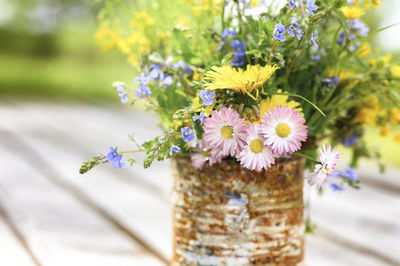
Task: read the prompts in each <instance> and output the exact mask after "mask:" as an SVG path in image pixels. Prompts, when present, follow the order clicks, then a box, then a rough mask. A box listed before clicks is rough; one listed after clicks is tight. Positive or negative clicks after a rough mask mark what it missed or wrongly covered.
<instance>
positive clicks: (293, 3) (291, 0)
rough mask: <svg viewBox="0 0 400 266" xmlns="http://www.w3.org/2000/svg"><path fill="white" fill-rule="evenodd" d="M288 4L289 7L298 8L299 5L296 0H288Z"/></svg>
mask: <svg viewBox="0 0 400 266" xmlns="http://www.w3.org/2000/svg"><path fill="white" fill-rule="evenodd" d="M289 6H290V7H291V8H298V7H299V6H300V3H299V1H298V0H289Z"/></svg>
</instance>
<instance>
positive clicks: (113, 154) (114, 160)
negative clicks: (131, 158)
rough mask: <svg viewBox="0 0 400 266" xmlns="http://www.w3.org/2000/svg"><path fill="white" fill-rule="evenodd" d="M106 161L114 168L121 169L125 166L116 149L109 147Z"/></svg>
mask: <svg viewBox="0 0 400 266" xmlns="http://www.w3.org/2000/svg"><path fill="white" fill-rule="evenodd" d="M107 159H108V161H109V162H110V163H111V164H112V165H113V167H114V168H122V167H124V166H125V163H124V162H122V161H121V159H122V157H121V155H120V154H119V153H118V151H117V149H115V148H113V147H110V152H109V153H108V154H107Z"/></svg>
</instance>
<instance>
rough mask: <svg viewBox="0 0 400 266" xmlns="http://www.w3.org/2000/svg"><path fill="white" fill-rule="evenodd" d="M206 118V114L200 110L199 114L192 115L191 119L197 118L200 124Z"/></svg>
mask: <svg viewBox="0 0 400 266" xmlns="http://www.w3.org/2000/svg"><path fill="white" fill-rule="evenodd" d="M206 118H207V116H206V115H205V114H204V113H203V112H200V115H199V116H195V115H194V116H192V119H193V121H197V120H199V121H200V125H202V124H203V123H204V120H206Z"/></svg>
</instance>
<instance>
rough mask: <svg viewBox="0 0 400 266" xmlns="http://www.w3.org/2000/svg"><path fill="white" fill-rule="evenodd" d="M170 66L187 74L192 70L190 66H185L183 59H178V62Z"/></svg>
mask: <svg viewBox="0 0 400 266" xmlns="http://www.w3.org/2000/svg"><path fill="white" fill-rule="evenodd" d="M172 67H173V68H175V69H181V70H182V72H186V73H189V74H191V73H193V70H192V69H191V68H190V67H188V66H186V65H185V62H184V61H183V60H179V61H178V62H176V63H175V64H173V65H172Z"/></svg>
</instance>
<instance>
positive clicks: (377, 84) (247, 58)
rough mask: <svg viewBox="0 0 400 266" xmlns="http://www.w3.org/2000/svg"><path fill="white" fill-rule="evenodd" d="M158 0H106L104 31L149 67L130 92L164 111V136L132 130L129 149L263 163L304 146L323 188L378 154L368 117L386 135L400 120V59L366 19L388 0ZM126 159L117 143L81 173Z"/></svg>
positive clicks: (350, 176)
mask: <svg viewBox="0 0 400 266" xmlns="http://www.w3.org/2000/svg"><path fill="white" fill-rule="evenodd" d="M150 2H151V4H150ZM150 2H149V3H147V2H146V1H143V2H140V3H136V4H135V5H136V6H134V7H133V9H134V10H135V12H134V13H133V16H132V14H131V13H130V14H126V10H130V11H131V10H132V6H129V8H127V7H128V6H126V4H125V3H124V2H123V1H122V2H121V1H117V3H113V2H112V1H109V2H106V5H105V7H104V8H103V9H102V11H101V12H100V14H99V20H100V28H99V30H98V32H97V35H96V40H97V42H98V44H99V45H100V46H101V47H102V48H103V49H104V50H105V51H107V50H120V51H121V52H122V53H124V54H126V55H127V58H128V61H129V62H130V63H131V64H132V66H133V67H135V68H136V69H137V70H138V71H139V72H140V74H139V75H138V76H137V77H135V78H134V79H133V82H126V83H125V82H115V83H114V84H113V87H114V89H115V90H116V91H117V93H118V95H119V96H120V98H121V102H122V103H123V104H135V103H136V102H138V101H140V102H143V103H145V104H146V106H147V107H148V109H149V110H155V111H156V112H157V113H158V114H159V118H160V122H161V123H160V124H161V127H162V129H163V131H164V132H165V134H164V135H162V136H159V137H157V138H155V139H153V140H149V141H148V142H145V143H143V144H137V143H136V141H135V140H133V139H132V140H133V141H134V142H135V143H136V145H137V146H138V149H137V150H134V151H130V152H136V151H138V152H140V151H142V152H145V153H146V155H147V156H146V159H145V161H144V166H145V167H149V166H150V165H151V163H152V162H153V161H154V160H155V159H157V160H164V159H166V158H170V157H173V156H188V157H190V158H191V161H192V164H193V167H194V168H196V169H202V168H203V167H204V166H205V165H206V164H209V165H213V164H215V163H218V162H220V161H221V160H223V159H225V158H229V159H231V160H236V161H237V163H239V164H241V165H242V166H243V167H245V168H247V169H249V170H254V171H261V170H262V169H267V168H269V167H270V166H271V165H272V164H274V163H275V161H276V160H278V158H280V157H285V156H291V155H292V156H301V157H305V158H307V159H308V160H307V167H308V168H309V169H310V171H311V174H310V175H309V176H308V177H307V178H308V182H309V184H310V185H314V184H315V185H316V186H317V187H319V188H322V187H323V186H324V184H325V182H326V180H327V177H328V176H335V177H337V178H338V179H337V180H339V182H338V183H337V184H333V185H332V186H333V187H334V188H335V189H337V190H341V189H343V185H344V184H346V183H347V184H349V185H350V186H353V187H357V184H358V181H357V177H356V176H355V173H354V170H353V167H356V166H357V162H358V159H359V158H360V157H362V156H364V157H373V156H376V153H375V152H374V151H370V150H368V148H367V145H366V143H365V141H364V140H363V135H364V132H365V128H366V127H367V126H375V127H380V128H381V134H382V135H385V136H386V135H390V134H392V133H391V131H392V130H395V129H396V124H397V125H398V124H399V123H400V109H399V106H400V93H399V88H400V65H396V64H395V63H391V59H390V57H389V56H380V55H379V54H377V52H376V51H374V50H373V49H372V48H371V47H370V45H369V39H370V37H371V36H373V35H374V34H375V33H377V31H375V32H372V31H370V29H369V28H368V27H367V25H366V24H365V23H364V22H363V21H362V16H363V15H364V14H366V13H368V12H373V9H375V8H377V7H378V6H379V4H380V2H379V1H377V0H362V1H358V0H354V1H344V0H319V1H318V0H290V1H246V0H235V1H234V0H225V1H222V0H221V1H217V0H174V1H171V2H170V3H169V5H170V6H172V7H176V8H170V7H168V8H167V7H166V3H165V2H164V1H161V0H157V1H155V0H153V1H150ZM371 6H372V8H371ZM155 15H157V17H156V16H155ZM393 136H394V140H395V141H397V142H398V143H400V135H393ZM338 145H343V146H345V147H347V148H349V149H351V150H352V161H351V165H350V167H351V168H346V169H345V170H343V171H335V166H336V163H337V160H338V159H339V158H340V156H341V153H340V152H339V151H338V148H337V147H336V146H338ZM124 157H127V158H124ZM123 160H128V161H133V159H132V158H131V157H130V155H129V152H128V151H119V150H117V148H111V150H110V152H109V153H108V154H107V155H106V156H105V155H99V156H96V157H94V158H93V159H91V160H88V161H87V162H85V163H84V164H83V166H82V168H81V172H82V173H84V172H86V171H88V170H89V169H91V168H92V167H93V166H95V165H97V164H100V163H104V162H110V163H111V164H112V165H113V166H114V168H117V167H123V166H124V165H125V163H124V162H123Z"/></svg>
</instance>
